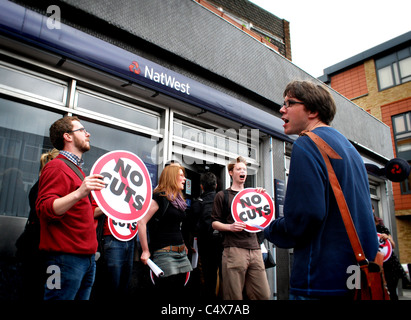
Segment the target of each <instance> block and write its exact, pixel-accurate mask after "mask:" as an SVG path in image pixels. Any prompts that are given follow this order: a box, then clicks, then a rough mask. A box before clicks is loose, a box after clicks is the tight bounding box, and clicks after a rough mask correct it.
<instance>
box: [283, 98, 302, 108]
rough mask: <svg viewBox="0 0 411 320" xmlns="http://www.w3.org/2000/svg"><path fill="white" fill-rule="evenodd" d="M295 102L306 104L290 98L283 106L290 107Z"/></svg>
mask: <svg viewBox="0 0 411 320" xmlns="http://www.w3.org/2000/svg"><path fill="white" fill-rule="evenodd" d="M295 104H304V102H303V101H295V100H288V101H287V102H285V101H284V102H283V107H284V108H286V109H288V108H289V107H292V106H293V105H295Z"/></svg>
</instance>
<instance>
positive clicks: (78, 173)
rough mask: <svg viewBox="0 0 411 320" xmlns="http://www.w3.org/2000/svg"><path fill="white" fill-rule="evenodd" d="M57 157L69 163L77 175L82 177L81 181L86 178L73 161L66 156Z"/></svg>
mask: <svg viewBox="0 0 411 320" xmlns="http://www.w3.org/2000/svg"><path fill="white" fill-rule="evenodd" d="M57 159H59V160H61V161H63V162H64V163H65V164H67V165H68V166H69V167H70V168H71V170H73V171H74V172H75V173H76V174H77V176H78V177H79V178H80V180H81V181H83V180H84V177H83V175H82V174H81V172H80V170H79V168H78V167H77V166H76V165H75V164H74V163H73V162H71V161H70V160H69V159H66V158H57Z"/></svg>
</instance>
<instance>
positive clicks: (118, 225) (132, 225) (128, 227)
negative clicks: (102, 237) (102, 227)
mask: <svg viewBox="0 0 411 320" xmlns="http://www.w3.org/2000/svg"><path fill="white" fill-rule="evenodd" d="M107 220H108V221H107V223H108V228H109V229H110V232H111V234H112V235H113V236H114V237H115V238H116V239H117V240H120V241H128V240H131V239H133V238H134V237H135V236H136V234H137V233H138V222H137V221H130V222H120V221H115V220H113V219H110V218H108V219H107Z"/></svg>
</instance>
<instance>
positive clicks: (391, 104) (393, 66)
mask: <svg viewBox="0 0 411 320" xmlns="http://www.w3.org/2000/svg"><path fill="white" fill-rule="evenodd" d="M320 80H322V81H323V82H325V83H326V84H328V85H330V86H331V87H332V88H333V89H334V90H336V91H338V92H339V93H341V94H342V95H344V96H345V97H346V98H348V99H350V100H351V101H352V102H354V103H355V104H357V105H358V106H360V107H361V108H363V109H364V110H366V111H367V112H368V113H370V114H371V115H373V116H374V117H376V118H377V119H379V120H381V121H382V122H383V123H385V124H386V125H387V126H389V127H390V128H391V138H392V145H393V148H394V156H395V157H398V158H402V159H404V160H406V161H407V162H408V163H411V32H407V33H405V34H403V35H401V36H399V37H396V38H394V39H392V40H389V41H387V42H384V43H382V44H380V45H378V46H376V47H373V48H371V49H369V50H367V51H365V52H362V53H360V54H358V55H356V56H353V57H351V58H348V59H346V60H344V61H342V62H340V63H337V64H335V65H333V66H331V67H329V68H327V69H325V70H324V75H323V76H321V77H320ZM381 143H384V142H383V141H381ZM387 183H389V181H387ZM392 188H393V193H394V205H395V218H396V219H395V220H396V224H397V232H398V235H397V236H398V244H399V252H400V259H401V263H410V262H411V177H408V179H405V180H404V181H402V182H392Z"/></svg>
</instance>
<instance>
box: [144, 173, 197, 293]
mask: <svg viewBox="0 0 411 320" xmlns="http://www.w3.org/2000/svg"><path fill="white" fill-rule="evenodd" d="M185 181H186V178H185V170H184V168H183V167H181V166H178V165H170V166H167V167H165V168H164V170H163V172H162V173H161V175H160V179H159V183H158V186H157V187H156V188H155V189H154V192H153V199H152V201H151V205H150V208H149V210H148V212H147V214H146V215H145V216H144V218H143V219H141V220H140V221H139V223H138V231H139V238H140V243H141V248H142V254H141V261H142V262H143V263H144V264H147V261H148V259H149V258H151V260H153V262H154V263H155V264H157V265H158V266H159V267H160V268H161V269H162V270H163V271H164V275H163V276H162V277H160V278H156V279H155V281H154V282H155V286H156V288H158V289H159V290H158V292H157V294H160V295H161V297H163V298H168V299H169V298H173V297H180V298H181V295H180V293H182V289H183V288H184V284H185V279H186V274H187V272H189V271H191V270H192V268H191V263H190V261H189V260H188V258H187V248H186V246H185V244H184V240H183V235H182V233H181V229H180V226H181V223H182V222H183V220H184V219H185V217H186V213H185V210H186V208H187V204H186V202H185V200H184V198H183V192H182V190H184V184H185ZM147 230H148V233H149V238H150V247H149V244H148V239H147Z"/></svg>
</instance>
